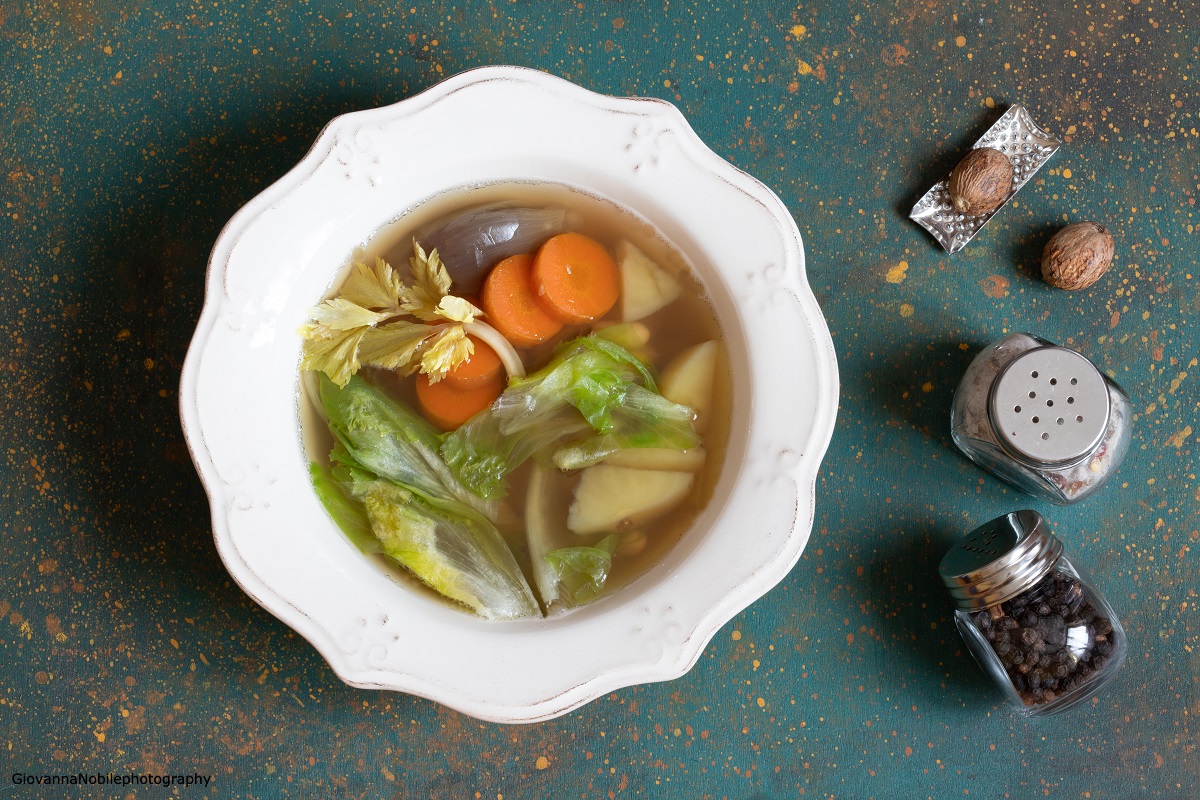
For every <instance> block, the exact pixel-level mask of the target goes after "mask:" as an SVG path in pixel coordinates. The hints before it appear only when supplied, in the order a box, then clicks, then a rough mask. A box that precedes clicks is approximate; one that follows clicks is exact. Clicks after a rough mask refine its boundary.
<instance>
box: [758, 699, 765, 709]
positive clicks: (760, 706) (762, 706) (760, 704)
mask: <svg viewBox="0 0 1200 800" xmlns="http://www.w3.org/2000/svg"><path fill="white" fill-rule="evenodd" d="M757 702H758V707H759V708H766V705H767V701H766V700H763V699H762V698H761V697H760V698H758V700H757Z"/></svg>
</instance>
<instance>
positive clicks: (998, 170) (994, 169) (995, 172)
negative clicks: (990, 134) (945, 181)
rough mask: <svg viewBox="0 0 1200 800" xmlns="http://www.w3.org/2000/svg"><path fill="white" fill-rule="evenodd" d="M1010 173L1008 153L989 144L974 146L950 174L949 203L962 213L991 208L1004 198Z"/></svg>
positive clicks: (1009, 188) (1008, 186)
mask: <svg viewBox="0 0 1200 800" xmlns="http://www.w3.org/2000/svg"><path fill="white" fill-rule="evenodd" d="M1012 176H1013V170H1012V162H1011V161H1009V160H1008V156H1006V155H1004V153H1001V152H1000V151H999V150H996V149H994V148H991V147H977V148H975V149H974V150H972V151H971V152H969V153H967V154H966V155H965V156H964V157H963V160H962V161H959V162H958V164H957V165H956V166H955V167H954V170H953V171H952V172H951V173H950V181H949V188H950V202H951V203H953V205H954V210H955V211H959V212H962V213H964V214H987V213H989V212H992V211H995V210H996V209H997V208H999V207H1000V206H1001V205H1003V204H1004V201H1005V199H1007V198H1008V193H1009V191H1010V190H1011V189H1012Z"/></svg>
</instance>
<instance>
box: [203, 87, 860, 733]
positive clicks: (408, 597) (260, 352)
mask: <svg viewBox="0 0 1200 800" xmlns="http://www.w3.org/2000/svg"><path fill="white" fill-rule="evenodd" d="M481 120H486V121H487V124H486V125H484V124H481ZM525 120H537V125H535V126H529V125H526V124H524V122H523V121H525ZM513 180H519V181H549V182H554V183H558V184H566V185H569V186H572V187H575V188H578V189H582V190H584V191H587V192H589V193H591V194H593V195H598V196H601V197H603V198H606V199H608V200H611V201H612V202H614V203H616V204H618V205H620V206H622V207H624V208H626V209H628V210H630V211H632V212H633V213H635V214H637V215H639V216H641V217H643V218H645V219H646V220H648V221H649V222H651V223H652V224H653V225H654V226H655V227H657V229H658V230H659V231H660V232H661V234H662V235H663V236H664V237H666V238H667V239H668V240H669V241H670V242H671V243H673V244H674V246H675V247H676V248H677V249H678V250H679V251H680V252H681V253H683V255H684V256H685V257H686V258H687V259H688V260H689V261H690V262H691V264H692V267H693V269H694V270H695V271H696V273H697V274H698V275H699V276H700V277H701V279H702V280H703V281H704V282H705V284H706V286H707V288H708V290H709V293H710V295H711V297H712V300H713V303H714V305H715V308H716V311H717V315H718V317H719V319H720V322H721V325H722V327H723V329H724V332H725V335H726V344H727V347H728V351H729V356H730V362H731V366H732V371H733V382H734V393H733V419H732V425H731V431H730V440H729V449H728V452H727V455H726V459H725V462H724V467H723V471H722V473H721V476H720V479H719V484H718V488H717V490H716V492H715V494H714V497H713V499H712V501H711V502H710V504H709V506H708V508H707V509H706V510H705V511H704V512H703V513H702V514H701V515H700V517H699V519H698V520H697V522H696V523H695V525H694V526H693V527H692V529H691V530H690V531H688V533H687V534H686V535H685V536H684V537H683V539H682V540H681V541H680V543H679V544H678V545H677V546H676V547H675V548H674V549H673V550H672V551H671V552H670V554H669V556H668V557H667V558H666V560H665V561H663V562H662V563H660V564H658V565H657V566H655V567H653V568H652V569H651V570H650V571H649V572H648V573H647V574H645V575H643V576H642V577H641V578H639V579H637V580H636V581H634V582H633V583H631V584H630V585H629V586H627V587H624V588H623V589H621V590H619V591H617V592H615V593H614V594H613V595H611V596H608V597H605V598H602V599H601V600H600V601H597V602H595V603H593V604H592V605H590V606H587V607H584V608H583V609H580V610H578V611H576V612H574V613H571V614H567V615H564V616H561V617H557V618H552V619H545V620H536V621H519V622H486V621H483V620H481V619H476V618H474V617H472V616H470V615H469V614H467V613H462V612H459V611H457V610H455V609H452V608H448V607H446V606H445V605H444V604H441V603H438V602H436V601H433V600H431V599H430V598H428V597H426V596H424V595H423V593H420V592H414V591H412V590H411V589H408V588H406V587H405V586H403V585H401V584H400V583H398V582H397V581H396V580H395V579H394V577H391V576H389V575H388V574H387V572H386V571H383V570H381V569H379V568H378V567H377V566H376V565H374V564H373V563H372V562H371V561H370V560H368V559H367V558H365V557H363V556H362V555H361V554H360V553H359V552H358V551H357V550H355V549H354V548H353V547H352V546H351V545H350V544H349V543H348V542H347V541H346V539H345V538H344V537H343V536H342V534H341V533H340V532H339V531H338V530H337V528H336V527H335V526H334V524H333V522H332V521H331V520H330V519H329V518H328V516H327V515H326V513H325V511H324V510H323V509H322V507H321V505H320V503H319V501H318V500H317V498H316V496H315V495H314V494H313V491H312V489H311V487H310V485H309V481H308V475H307V472H306V460H305V456H304V452H303V448H302V444H301V439H300V432H299V420H298V413H299V411H298V409H299V405H298V399H297V398H298V386H299V384H298V372H297V369H298V367H297V365H298V363H299V358H300V348H301V341H300V337H299V335H298V334H297V329H298V328H299V327H300V326H301V324H302V323H304V322H305V319H306V315H307V311H308V309H309V308H310V307H311V306H313V305H314V304H315V303H316V302H318V301H319V299H320V298H321V297H322V295H323V294H324V293H325V292H326V291H327V290H328V289H329V288H330V285H331V281H332V280H333V278H334V276H335V275H337V274H338V273H339V271H340V270H341V269H342V267H343V266H344V265H345V264H346V263H347V260H348V258H349V257H350V255H351V253H352V251H354V250H355V248H359V247H362V246H364V245H365V244H366V243H367V242H369V241H370V240H371V239H372V236H373V235H374V234H375V233H376V232H377V231H379V230H380V229H381V228H382V227H383V226H385V225H386V224H388V223H390V222H393V221H394V220H396V219H397V218H398V217H399V216H400V215H402V214H403V213H404V212H405V211H406V210H408V209H412V208H414V207H416V206H419V205H420V204H421V203H423V202H425V201H427V200H428V199H430V198H432V197H435V196H437V195H439V194H441V193H443V192H445V191H447V190H449V189H454V188H462V187H469V186H473V185H481V184H489V183H495V182H508V181H513ZM837 396H838V378H837V365H836V361H835V357H834V351H833V345H832V341H831V340H830V336H829V331H828V328H827V327H826V325H825V321H824V318H823V317H822V316H821V311H820V309H819V308H818V306H817V303H816V301H815V300H814V298H813V296H812V293H811V291H810V290H809V287H808V284H807V282H806V280H805V272H804V250H803V245H802V243H801V240H800V234H799V231H798V230H797V229H796V225H795V223H794V222H793V220H792V218H791V216H790V215H789V214H788V212H787V209H786V208H785V207H784V205H783V203H782V202H780V200H779V198H778V197H776V196H775V195H774V194H773V193H772V192H771V191H770V190H769V189H768V188H767V187H766V186H764V185H763V184H761V183H759V182H758V181H757V180H755V179H754V178H752V177H750V176H749V175H747V174H746V173H744V172H741V171H740V170H738V169H736V168H734V167H733V166H731V165H730V164H729V163H727V162H726V161H724V160H722V159H721V158H720V157H719V156H717V155H716V154H715V153H713V152H712V151H711V150H709V149H708V148H707V147H706V146H705V145H704V144H703V143H702V142H701V141H700V139H699V138H698V137H697V136H696V134H695V133H694V132H693V131H692V129H691V128H690V127H689V126H688V124H687V122H686V121H685V120H684V118H683V116H682V115H681V114H680V113H679V111H678V110H677V109H676V108H675V107H674V106H672V105H670V104H668V103H665V102H663V101H660V100H652V99H630V98H614V97H607V96H603V95H599V94H595V93H593V92H589V91H587V90H585V89H581V88H580V87H578V86H575V85H573V84H571V83H568V82H567V81H564V80H561V79H559V78H555V77H551V76H549V75H545V74H543V73H540V72H536V71H533V70H529V69H523V68H516V67H487V68H482V69H476V70H472V71H470V72H466V73H463V74H460V75H457V76H454V77H452V78H449V79H447V80H445V81H443V82H442V83H440V84H438V85H437V86H435V87H434V88H432V89H429V90H428V91H426V92H423V93H422V94H420V95H417V96H415V97H413V98H410V99H408V100H405V101H403V102H400V103H396V104H395V105H392V106H387V107H385V108H377V109H372V110H369V111H359V112H355V113H352V114H346V115H344V116H341V117H338V118H337V119H335V120H334V121H333V122H331V123H330V124H329V125H328V126H327V127H326V128H325V130H324V131H322V132H321V135H320V136H319V137H318V139H317V142H316V144H315V145H314V146H313V148H312V150H311V151H310V152H309V153H308V155H306V156H305V157H304V159H303V160H302V161H301V162H300V163H299V164H298V165H297V166H296V167H295V168H294V169H293V170H291V171H290V172H288V173H287V175H285V176H284V177H283V178H281V179H280V180H279V181H277V182H276V183H275V184H274V185H272V186H270V187H269V188H267V189H266V190H265V191H264V192H263V193H262V194H260V195H258V197H256V198H254V200H252V201H251V202H250V203H248V204H247V205H246V206H245V207H244V208H242V209H241V210H240V211H239V212H238V213H237V214H236V215H235V216H234V217H233V219H232V220H230V222H229V224H228V225H227V226H226V227H225V230H224V231H223V232H222V233H221V236H220V238H219V239H218V240H217V243H216V245H215V247H214V248H213V252H212V258H211V261H210V263H209V270H208V288H207V295H206V298H205V303H204V310H203V312H202V314H201V317H200V322H199V324H198V325H197V328H196V334H195V337H194V338H193V340H192V344H191V347H190V349H189V350H188V355H187V360H186V363H185V364H184V368H183V379H182V385H181V391H180V411H181V415H182V418H183V427H184V433H185V435H186V437H187V441H188V445H189V447H190V448H191V453H192V458H193V459H194V460H195V463H196V469H197V470H198V472H199V473H200V477H201V479H202V480H203V482H204V485H205V488H206V489H207V491H208V495H209V498H210V502H211V507H212V525H213V535H214V538H215V539H216V544H217V549H218V551H219V553H220V555H221V558H222V559H223V560H224V562H225V565H226V567H227V568H228V569H229V572H230V573H231V574H232V575H233V577H234V579H235V580H236V581H237V582H238V584H239V585H241V587H242V588H243V589H244V590H245V591H246V593H247V594H249V595H250V596H251V597H253V598H254V599H255V601H257V602H258V603H259V604H260V605H262V606H263V607H264V608H266V609H267V610H268V611H270V612H271V613H272V614H275V615H276V616H277V617H279V618H280V619H281V620H283V621H284V622H285V623H286V624H288V625H289V626H291V627H292V628H293V629H295V630H296V631H297V632H298V633H299V634H301V635H302V636H304V637H305V638H306V639H308V641H310V642H311V643H312V645H313V646H314V647H316V648H317V650H318V651H320V653H321V655H322V656H324V658H325V659H326V660H327V661H328V662H329V664H330V666H332V668H333V670H334V671H335V672H336V673H337V674H338V676H339V677H340V678H341V679H342V680H344V681H345V682H346V683H349V684H351V685H353V686H359V687H364V688H376V689H393V690H397V691H403V692H409V693H412V694H415V695H420V696H422V697H427V698H430V699H432V700H435V701H437V702H439V703H443V704H445V705H447V706H450V707H451V708H454V709H457V710H459V711H462V712H464V713H466V714H470V715H471V716H474V717H478V718H481V719H487V720H493V721H499V722H529V721H534V720H542V719H548V718H550V717H554V716H557V715H560V714H563V713H566V712H567V711H570V710H571V709H573V708H576V707H578V706H580V705H582V704H584V703H587V702H589V701H591V700H594V699H596V698H597V697H600V696H601V695H603V694H605V693H607V692H610V691H613V690H614V689H618V688H621V687H624V686H630V685H634V684H638V683H644V682H648V681H660V680H668V679H671V678H675V677H678V676H680V675H682V674H683V673H684V672H686V671H687V670H688V669H689V668H690V667H691V666H692V665H693V664H694V663H695V662H696V659H697V658H698V657H699V655H700V653H701V651H702V650H703V648H704V645H705V644H706V643H707V642H708V640H709V639H710V638H711V637H712V636H713V634H714V633H716V631H717V630H718V629H719V628H720V627H721V626H722V625H724V624H725V623H726V622H728V621H729V620H730V619H731V618H732V617H733V616H734V615H735V614H737V613H738V612H739V611H741V610H742V609H744V608H745V607H746V606H748V605H749V604H750V603H752V602H753V601H754V600H756V599H757V598H758V597H760V596H761V595H762V594H764V593H765V592H766V591H767V590H768V589H770V588H771V587H772V586H774V585H775V584H776V583H778V582H779V581H780V580H781V579H782V578H783V577H784V576H785V575H786V574H787V573H788V571H789V570H790V569H791V568H792V566H793V565H794V564H795V563H796V561H797V559H798V558H799V557H800V553H801V551H803V549H804V545H805V543H806V542H807V541H808V536H809V532H810V530H811V527H812V519H813V503H814V497H813V495H814V484H815V480H816V474H817V467H818V465H819V464H820V461H821V458H822V456H823V455H824V452H825V448H826V447H827V446H828V443H829V439H830V436H831V435H832V432H833V423H834V417H835V414H836V409H837Z"/></svg>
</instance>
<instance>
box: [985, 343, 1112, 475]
mask: <svg viewBox="0 0 1200 800" xmlns="http://www.w3.org/2000/svg"><path fill="white" fill-rule="evenodd" d="M988 410H989V412H990V415H991V419H992V426H993V428H994V429H995V431H996V436H997V437H998V438H999V439H1000V443H1001V444H1002V445H1003V446H1004V448H1005V449H1006V450H1008V451H1009V452H1010V453H1011V454H1012V455H1014V456H1016V457H1017V458H1018V459H1020V460H1021V461H1024V462H1026V463H1028V464H1031V465H1033V466H1066V465H1069V464H1072V463H1074V462H1077V461H1079V460H1080V459H1082V458H1084V457H1086V456H1087V455H1088V454H1089V453H1091V452H1092V451H1093V450H1095V449H1096V446H1097V445H1098V444H1100V440H1101V439H1103V438H1104V431H1105V430H1106V429H1107V428H1108V414H1109V398H1108V387H1107V385H1106V384H1105V382H1104V376H1103V375H1101V374H1100V371H1099V370H1098V369H1096V367H1095V365H1094V364H1092V362H1091V361H1089V360H1088V359H1087V358H1086V357H1084V356H1082V355H1080V354H1079V353H1076V352H1075V351H1074V350H1070V349H1068V348H1066V347H1057V346H1049V347H1038V348H1035V349H1033V350H1028V351H1026V352H1024V353H1022V354H1021V355H1019V356H1017V357H1016V358H1014V359H1013V360H1012V361H1011V362H1009V364H1008V366H1007V367H1005V368H1004V370H1003V371H1002V372H1001V373H1000V374H999V375H997V376H996V379H995V381H993V383H992V389H991V402H990V407H989V409H988Z"/></svg>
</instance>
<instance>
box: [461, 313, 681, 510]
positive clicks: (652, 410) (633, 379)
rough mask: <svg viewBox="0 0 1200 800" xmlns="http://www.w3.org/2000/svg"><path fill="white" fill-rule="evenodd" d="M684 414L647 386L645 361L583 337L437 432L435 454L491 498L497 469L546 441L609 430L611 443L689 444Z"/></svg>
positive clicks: (510, 466) (500, 486)
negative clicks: (450, 428) (443, 433)
mask: <svg viewBox="0 0 1200 800" xmlns="http://www.w3.org/2000/svg"><path fill="white" fill-rule="evenodd" d="M691 419H692V413H691V410H690V409H688V408H687V407H686V406H679V405H676V404H675V403H671V402H669V401H666V400H664V399H663V398H662V397H661V396H660V395H658V394H657V393H655V391H654V382H653V379H652V378H651V376H650V374H649V372H648V370H647V369H646V366H645V365H644V364H643V363H642V362H641V361H639V360H638V359H637V358H635V357H634V356H633V355H631V354H630V353H629V351H627V350H625V349H624V348H623V347H621V346H620V345H617V344H615V343H613V342H611V341H608V340H607V339H602V338H599V337H597V336H585V337H581V338H579V339H575V340H573V341H570V342H567V343H566V344H565V345H563V347H562V348H561V349H560V350H559V353H558V354H557V355H556V356H555V358H554V359H553V360H551V362H550V363H549V364H547V365H546V366H545V367H543V368H542V369H540V370H538V371H537V372H535V373H534V374H532V375H530V376H528V377H526V378H523V379H520V380H514V381H512V382H511V383H510V384H509V387H508V389H506V390H505V391H504V392H503V393H502V394H501V395H500V397H499V398H497V399H496V401H495V402H494V403H493V404H492V406H491V407H490V408H489V409H487V410H486V411H484V412H482V413H480V414H477V415H476V416H475V417H473V418H472V419H471V420H469V421H468V422H467V423H466V424H465V425H463V426H462V427H460V428H458V429H457V430H455V431H454V432H452V433H451V434H449V435H448V436H447V437H446V438H445V440H444V441H443V442H442V447H441V454H442V457H443V458H444V459H445V461H446V464H447V465H448V466H449V467H450V471H451V472H452V473H453V474H454V476H455V477H456V478H457V479H458V480H459V481H460V482H461V483H462V484H463V485H465V486H467V487H469V488H470V489H471V490H472V491H473V492H475V493H476V494H477V495H479V496H480V497H485V498H499V497H503V496H504V494H505V492H506V488H505V480H504V479H505V476H507V475H508V473H510V472H512V471H513V470H515V469H516V468H517V467H519V466H520V465H521V464H522V463H523V462H524V461H525V460H526V459H528V458H529V456H531V455H532V454H533V453H535V452H537V451H538V450H540V449H541V448H543V447H545V446H547V445H550V444H554V443H555V442H557V441H560V440H562V439H565V438H567V437H572V436H575V435H576V434H579V433H581V432H584V431H591V432H592V433H594V434H607V435H611V436H613V437H616V439H615V441H614V443H613V444H614V445H615V444H618V443H620V442H623V441H635V440H638V439H643V440H645V441H646V442H647V444H646V445H644V446H656V447H680V448H685V447H691V446H693V445H694V444H695V443H696V441H697V440H696V437H695V433H694V431H692V430H691ZM649 442H654V444H653V445H651V444H649ZM672 442H674V443H675V444H671V443H672ZM631 446H637V445H631ZM602 457H603V456H599V458H602ZM597 460H598V459H597Z"/></svg>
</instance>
